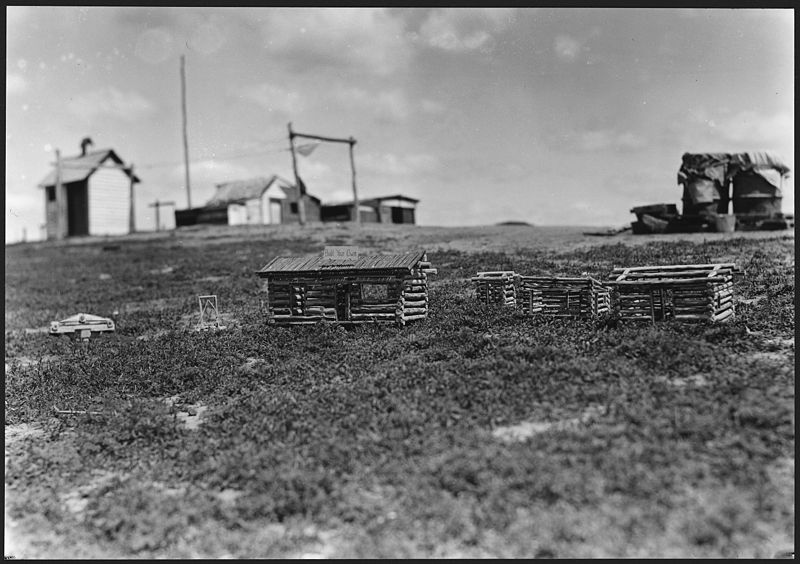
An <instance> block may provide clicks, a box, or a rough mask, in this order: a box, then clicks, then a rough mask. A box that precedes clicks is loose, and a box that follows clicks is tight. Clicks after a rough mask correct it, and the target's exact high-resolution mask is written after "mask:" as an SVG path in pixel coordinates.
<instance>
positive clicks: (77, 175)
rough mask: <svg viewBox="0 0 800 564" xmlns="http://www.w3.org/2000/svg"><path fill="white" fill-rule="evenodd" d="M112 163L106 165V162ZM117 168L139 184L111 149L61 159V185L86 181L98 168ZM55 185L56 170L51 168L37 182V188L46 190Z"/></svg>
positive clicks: (137, 179) (136, 178) (137, 178)
mask: <svg viewBox="0 0 800 564" xmlns="http://www.w3.org/2000/svg"><path fill="white" fill-rule="evenodd" d="M109 159H110V160H111V161H113V163H107V164H106V161H108V160H109ZM112 167H113V168H119V169H121V170H122V171H124V172H125V174H127V175H128V177H130V178H132V179H133V181H134V182H141V180H139V177H137V176H136V175H135V174H133V173H132V171H131V169H130V168H129V167H125V163H124V162H123V161H122V159H121V158H120V157H119V156H118V155H117V154H116V153H115V152H114V150H113V149H98V150H96V151H89V152H87V153H86V154H85V155H78V156H75V157H65V158H63V159H61V183H62V184H69V183H70V182H79V181H81V180H86V179H87V178H89V176H91V175H92V174H94V172H95V171H96V170H97V169H99V168H112ZM55 185H56V168H55V166H54V167H53V170H51V171H50V172H49V173H48V174H47V176H45V177H44V179H43V180H42V181H41V182H39V187H41V188H46V187H48V186H55Z"/></svg>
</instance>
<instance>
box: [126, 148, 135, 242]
mask: <svg viewBox="0 0 800 564" xmlns="http://www.w3.org/2000/svg"><path fill="white" fill-rule="evenodd" d="M130 175H131V178H130V180H131V187H130V206H131V209H130V211H129V212H128V231H129V232H130V233H136V213H135V211H134V207H133V203H134V201H133V179H134V178H135V175H134V174H133V163H131V169H130Z"/></svg>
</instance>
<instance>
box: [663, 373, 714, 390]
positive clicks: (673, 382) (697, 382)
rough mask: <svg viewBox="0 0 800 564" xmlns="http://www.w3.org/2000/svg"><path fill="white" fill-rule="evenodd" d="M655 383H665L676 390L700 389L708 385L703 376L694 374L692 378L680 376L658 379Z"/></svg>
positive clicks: (706, 378) (706, 379)
mask: <svg viewBox="0 0 800 564" xmlns="http://www.w3.org/2000/svg"><path fill="white" fill-rule="evenodd" d="M657 381H661V382H665V383H666V384H667V385H669V386H674V387H676V388H686V387H695V388H702V387H704V386H708V385H709V383H710V382H709V381H708V377H706V376H705V375H704V374H694V375H693V376H687V377H685V378H681V377H680V376H678V377H675V378H660V379H658V380H657Z"/></svg>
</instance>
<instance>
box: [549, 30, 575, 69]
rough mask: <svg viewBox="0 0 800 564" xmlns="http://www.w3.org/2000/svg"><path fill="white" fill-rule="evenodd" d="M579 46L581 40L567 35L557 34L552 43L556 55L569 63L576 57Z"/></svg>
mask: <svg viewBox="0 0 800 564" xmlns="http://www.w3.org/2000/svg"><path fill="white" fill-rule="evenodd" d="M581 47H582V45H581V42H580V41H578V40H577V39H574V38H573V37H570V36H569V35H558V36H557V37H556V38H555V43H554V45H553V48H554V49H555V52H556V56H557V57H558V58H559V59H561V60H562V61H566V62H569V63H571V62H572V61H574V60H575V59H577V58H578V55H579V54H580V51H581Z"/></svg>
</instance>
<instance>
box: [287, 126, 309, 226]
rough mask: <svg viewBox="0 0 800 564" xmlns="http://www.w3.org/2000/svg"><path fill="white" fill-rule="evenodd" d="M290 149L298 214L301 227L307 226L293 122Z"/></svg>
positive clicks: (303, 191) (290, 127) (290, 129)
mask: <svg viewBox="0 0 800 564" xmlns="http://www.w3.org/2000/svg"><path fill="white" fill-rule="evenodd" d="M289 148H290V149H291V151H292V170H294V184H295V186H297V192H298V194H300V197H299V199H298V201H297V212H298V214H299V215H300V225H305V224H306V201H305V192H306V191H305V190H304V189H303V184H301V183H300V175H299V174H297V155H296V154H295V152H294V132H293V131H292V122H289Z"/></svg>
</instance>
